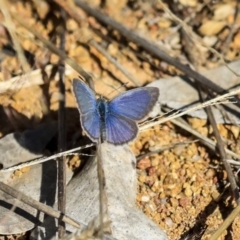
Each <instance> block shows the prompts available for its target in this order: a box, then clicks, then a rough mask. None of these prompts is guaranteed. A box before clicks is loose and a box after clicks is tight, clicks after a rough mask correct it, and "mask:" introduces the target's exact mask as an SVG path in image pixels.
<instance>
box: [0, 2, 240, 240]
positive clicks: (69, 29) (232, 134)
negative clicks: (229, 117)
mask: <svg viewBox="0 0 240 240" xmlns="http://www.w3.org/2000/svg"><path fill="white" fill-rule="evenodd" d="M56 2H57V1H56ZM7 4H8V11H9V13H10V15H11V16H14V15H18V16H19V17H21V18H22V19H23V20H24V21H26V22H27V23H28V24H29V25H30V26H31V27H32V28H33V29H35V30H37V31H38V32H39V33H40V34H41V35H42V36H43V37H44V38H46V39H47V40H48V41H50V42H52V43H54V44H55V45H56V46H58V45H59V31H60V28H61V24H62V22H61V19H60V9H61V8H60V7H59V6H58V5H57V4H56V3H53V2H51V3H50V2H48V1H8V2H7ZM68 4H69V5H71V4H73V3H72V1H68ZM88 4H91V6H94V7H98V8H100V9H101V11H102V12H104V13H106V14H107V15H109V16H110V17H112V18H113V19H115V20H116V21H118V22H120V23H121V24H122V25H124V26H126V27H128V28H130V29H133V30H134V31H135V32H136V33H137V34H139V35H140V36H143V37H145V38H146V39H147V40H149V41H150V42H153V43H155V44H157V45H158V46H159V48H161V49H164V51H165V52H167V53H168V54H169V55H170V56H173V57H175V58H176V59H178V60H179V61H181V62H182V63H186V64H189V65H194V66H197V69H198V70H200V69H211V68H214V67H217V66H219V65H220V64H221V61H220V59H219V57H218V56H217V55H215V54H214V53H212V52H211V51H210V50H209V49H206V46H208V47H213V48H214V49H216V50H217V51H218V52H219V53H220V54H222V55H223V57H224V58H225V59H226V60H228V61H233V60H237V59H239V52H240V32H239V24H240V16H239V15H236V14H235V13H236V11H237V5H238V2H237V1H236V0H226V1H217V2H216V3H215V2H214V1H196V0H179V1H176V2H175V1H168V5H167V7H168V8H169V9H171V11H172V12H173V13H174V14H175V15H176V16H178V17H179V18H180V19H182V21H183V22H184V23H186V24H187V25H188V27H189V28H190V29H191V31H192V32H194V34H196V35H197V37H198V38H199V39H201V41H199V42H195V41H196V40H194V41H193V43H194V42H195V43H196V45H199V46H202V47H198V49H197V54H195V53H196V52H195V51H192V52H191V55H189V52H188V51H187V50H186V49H187V48H186V47H187V46H186V45H188V44H189V42H188V41H186V38H185V37H183V33H182V32H181V28H182V26H181V24H180V23H177V22H176V21H175V19H173V18H172V17H171V16H170V15H169V14H168V13H166V12H165V11H164V8H163V6H162V4H161V2H160V1H134V0H129V1H111V0H107V1H104V4H102V3H101V2H100V1H88ZM75 10H76V11H77V12H78V16H79V18H81V23H78V22H77V21H75V20H74V19H72V18H71V17H67V19H66V22H65V23H64V24H65V25H66V44H65V47H66V53H67V55H68V56H69V57H70V58H72V59H74V61H76V62H77V63H78V64H79V65H80V66H81V67H82V68H83V69H84V70H85V71H86V72H87V73H89V74H90V75H91V76H92V78H93V79H94V84H95V89H96V92H97V93H99V94H102V95H104V96H107V97H108V98H111V97H113V96H114V95H116V94H117V93H118V91H120V90H121V91H122V90H124V89H127V88H132V87H136V85H134V83H133V82H132V81H130V80H129V78H128V77H127V76H126V75H125V74H123V72H122V71H120V70H119V68H117V67H116V66H115V65H114V64H113V63H110V62H109V60H108V59H107V58H106V56H104V55H103V54H102V53H100V52H99V51H98V50H97V49H96V47H94V44H93V41H94V42H96V43H97V44H99V45H100V46H101V47H102V48H103V49H105V51H106V52H107V53H108V54H109V55H110V56H111V57H112V58H114V59H115V60H116V61H117V62H118V63H119V64H121V66H122V67H123V68H124V69H125V70H126V71H127V72H128V73H129V74H130V75H132V76H134V78H135V79H137V80H138V82H139V83H140V84H141V85H145V84H147V83H150V82H152V81H154V80H155V79H157V78H159V77H169V76H174V75H179V74H180V73H181V72H180V71H179V70H178V69H176V68H175V67H173V66H171V65H169V64H167V63H165V62H163V61H160V60H159V59H156V58H153V57H151V56H150V55H149V54H148V53H146V52H145V51H142V49H141V48H139V47H138V46H137V45H136V44H134V43H132V42H128V41H127V40H126V39H125V38H123V37H122V36H121V35H120V34H119V33H118V32H117V31H113V30H111V29H109V28H108V26H104V25H102V24H101V23H100V22H97V21H96V20H95V19H94V18H93V17H91V16H88V15H86V13H85V12H84V11H83V10H81V9H80V8H78V7H75ZM0 20H1V25H0V48H1V52H0V60H1V72H0V81H1V82H4V81H8V80H9V79H11V78H12V77H14V76H21V75H22V74H23V70H22V63H21V62H20V61H19V60H18V58H17V57H16V56H17V53H16V49H15V46H14V42H13V41H12V39H11V37H10V35H9V31H8V28H7V25H5V21H6V19H5V17H4V14H3V12H0ZM12 21H13V26H11V27H12V31H14V33H15V34H16V35H17V36H18V41H19V43H20V45H21V46H22V48H23V49H24V51H25V56H26V59H27V60H28V61H29V65H30V67H31V69H32V70H34V69H38V68H42V72H43V74H39V78H42V79H43V82H44V84H43V85H33V86H30V87H28V88H22V89H21V90H19V91H17V92H14V91H11V92H5V93H4V94H2V95H1V96H0V104H1V105H0V112H1V119H0V136H1V137H3V136H5V135H6V134H7V133H10V132H15V131H21V130H25V129H28V128H30V127H33V126H36V125H38V124H40V123H42V122H44V121H53V120H56V119H57V110H58V107H59V93H58V81H56V79H57V78H56V72H55V73H53V74H51V75H46V74H44V67H45V66H46V65H47V64H53V65H57V64H58V61H59V57H58V56H57V55H55V54H52V53H51V52H50V51H49V50H48V49H46V48H45V47H44V45H43V43H42V42H41V41H39V40H38V39H37V38H35V37H34V35H33V34H32V33H31V32H29V31H28V30H26V29H25V28H24V27H23V26H21V25H20V24H18V23H17V22H16V21H15V20H14V18H12ZM231 29H232V30H233V36H232V38H231V39H230V40H229V41H230V42H229V43H226V41H227V37H228V35H229V34H230V31H231ZM188 33H189V32H187V34H188ZM190 37H191V36H190ZM202 43H204V44H205V46H203V45H202ZM191 46H192V45H191ZM190 49H191V47H190ZM194 54H195V55H194ZM191 59H195V60H196V62H191ZM73 77H78V73H77V72H75V71H72V73H70V74H68V75H67V76H66V109H67V110H66V118H67V141H68V142H69V143H75V142H76V139H78V137H79V135H80V134H81V130H80V126H79V115H78V112H77V110H76V104H75V100H74V97H73V95H72V92H71V80H72V78H73ZM126 82H127V83H128V84H126V85H124V86H123V84H125V83H126ZM116 89H117V91H116ZM113 90H115V91H113ZM109 93H111V95H109ZM179 94H181V93H179ZM187 120H188V122H189V124H190V125H191V126H192V127H193V128H194V129H196V130H197V131H199V132H200V133H201V134H203V135H204V136H208V137H210V138H212V139H214V140H215V138H214V137H213V135H212V128H211V126H210V125H209V123H208V122H207V121H205V120H201V119H197V118H190V117H189V118H187ZM218 128H219V131H220V134H221V136H222V138H223V139H224V141H225V143H226V145H227V146H228V147H229V148H230V149H231V150H233V151H234V152H236V153H238V154H240V141H239V133H240V127H239V126H234V125H223V124H220V125H218ZM188 140H192V136H191V135H190V134H188V133H186V132H184V131H183V130H181V129H179V128H177V127H175V126H174V125H172V124H171V123H170V122H167V123H165V124H164V125H161V126H158V127H155V128H153V129H149V130H148V131H145V132H143V133H141V134H140V136H139V138H138V139H137V140H136V141H135V142H134V143H132V144H131V147H132V149H133V151H134V153H135V154H136V156H140V155H142V154H146V153H148V152H149V151H155V150H159V149H161V148H162V147H164V146H166V145H170V146H171V145H174V144H176V143H179V142H185V141H188ZM78 144H83V142H82V141H81V142H79V141H78ZM68 147H73V145H71V144H70V145H69V146H68ZM70 166H72V167H73V168H75V167H78V166H79V162H78V161H77V160H76V158H75V157H74V158H73V159H72V160H71V161H70ZM137 169H138V181H139V185H138V197H137V206H138V207H139V208H140V209H141V210H142V211H143V212H144V213H146V215H147V216H149V217H150V218H151V219H152V220H153V221H155V222H156V223H157V224H159V226H160V227H161V228H162V229H164V230H165V231H166V233H167V235H168V237H169V239H173V240H174V239H181V237H189V239H194V237H196V236H198V237H199V236H200V235H201V234H202V235H203V236H202V238H201V239H209V238H210V236H211V235H212V233H213V232H214V231H215V230H217V229H218V227H219V226H220V224H221V223H222V222H223V221H224V219H225V218H226V217H227V216H228V214H229V213H230V212H231V210H232V209H233V208H234V207H235V206H236V203H235V201H234V200H233V199H232V195H231V192H230V191H229V189H228V188H227V187H226V185H227V174H226V171H225V170H224V168H223V165H222V163H221V162H220V161H219V155H218V153H217V152H211V151H210V150H208V149H207V148H206V147H204V146H203V145H201V144H200V143H199V142H193V143H190V144H185V145H179V146H176V147H174V148H170V149H169V150H164V151H163V152H160V153H153V154H149V155H148V156H145V157H143V158H141V159H140V160H139V161H138V164H137ZM30 171H31V169H30ZM233 172H234V174H235V175H236V179H237V180H238V177H239V173H238V169H237V167H233ZM16 174H17V173H16ZM21 174H24V173H21ZM18 175H19V174H18ZM19 177H20V176H19ZM239 233H240V225H239V217H237V218H236V219H235V220H234V222H233V224H232V225H231V227H230V228H229V229H228V230H227V231H225V232H224V234H223V235H222V236H221V238H220V239H228V238H229V237H232V239H240V234H239ZM2 239H24V238H23V237H22V236H21V235H20V236H9V238H6V237H2ZM186 239H187V238H186ZM196 239H198V238H196Z"/></svg>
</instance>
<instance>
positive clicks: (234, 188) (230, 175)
mask: <svg viewBox="0 0 240 240" xmlns="http://www.w3.org/2000/svg"><path fill="white" fill-rule="evenodd" d="M200 95H201V96H202V98H203V92H202V91H200ZM205 109H206V112H207V115H208V119H209V121H210V123H211V126H212V128H213V133H214V135H215V137H216V140H217V148H218V151H219V154H220V156H221V160H222V162H223V165H224V167H225V170H226V171H227V175H228V181H229V182H230V185H231V189H232V192H233V195H234V197H235V200H236V202H237V203H238V204H239V203H240V199H239V191H238V186H237V183H236V180H235V177H234V174H233V172H232V169H231V166H230V164H229V163H228V161H227V159H228V157H227V153H226V151H225V146H224V142H223V140H222V138H221V135H220V133H219V130H218V128H217V123H216V120H215V118H214V115H213V112H212V106H208V107H206V108H205Z"/></svg>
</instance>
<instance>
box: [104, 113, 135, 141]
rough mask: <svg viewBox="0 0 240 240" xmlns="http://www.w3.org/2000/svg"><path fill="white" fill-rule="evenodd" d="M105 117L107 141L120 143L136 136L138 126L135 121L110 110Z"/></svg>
mask: <svg viewBox="0 0 240 240" xmlns="http://www.w3.org/2000/svg"><path fill="white" fill-rule="evenodd" d="M105 119H106V122H105V126H106V138H107V139H106V140H107V142H109V143H112V144H115V145H120V144H124V143H127V142H130V141H132V140H133V139H135V138H136V136H137V134H138V126H137V124H136V122H135V121H133V120H131V119H129V118H126V117H124V116H121V115H117V114H116V115H115V114H111V113H110V112H109V114H107V116H106V118H105Z"/></svg>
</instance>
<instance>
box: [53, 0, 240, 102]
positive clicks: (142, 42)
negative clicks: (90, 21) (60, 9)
mask: <svg viewBox="0 0 240 240" xmlns="http://www.w3.org/2000/svg"><path fill="white" fill-rule="evenodd" d="M54 1H55V2H57V3H58V4H59V5H60V4H62V2H63V1H62V0H54ZM75 3H76V5H77V6H79V7H80V8H82V9H83V10H84V11H85V12H86V13H87V14H89V15H92V16H93V17H94V18H96V19H97V20H98V21H100V22H102V23H104V24H106V25H107V26H109V27H112V28H113V29H116V30H117V31H118V32H119V33H120V34H121V35H123V36H124V37H126V38H127V39H129V40H130V41H132V42H134V43H136V44H138V45H139V46H142V47H143V48H144V49H145V50H146V51H147V52H149V53H150V54H152V55H153V56H155V57H156V58H158V59H161V60H163V61H165V62H167V63H169V64H171V65H173V66H175V67H176V68H178V69H180V70H181V71H183V72H184V73H185V74H186V75H187V76H189V77H192V78H193V79H195V80H196V81H197V82H199V83H201V84H203V85H204V86H206V87H208V88H210V89H211V90H213V91H214V92H216V93H219V94H223V93H224V92H227V91H225V90H224V89H223V88H222V87H220V86H219V85H217V84H215V83H213V82H212V81H210V80H209V79H208V78H206V77H204V76H203V75H201V74H199V73H197V72H196V71H194V70H192V69H191V68H189V67H188V66H185V65H184V64H182V63H181V62H179V61H177V60H176V59H174V58H172V57H171V56H169V55H168V54H166V53H165V52H164V51H162V50H161V49H159V47H158V46H156V45H154V44H152V43H151V42H149V41H147V40H146V39H144V38H142V37H140V36H138V35H137V34H136V33H134V31H132V30H130V29H127V28H126V27H124V26H123V25H121V24H120V23H118V22H116V21H115V20H114V19H112V18H110V17H109V16H107V15H106V14H103V13H101V12H100V11H98V10H96V9H94V8H92V7H89V6H88V5H87V4H86V3H84V2H83V1H80V0H75ZM68 8H71V6H69V7H68ZM64 9H65V8H64ZM65 10H66V9H65ZM66 11H67V10H66ZM67 12H68V11H67ZM235 99H236V102H237V103H239V104H240V100H239V99H238V98H235Z"/></svg>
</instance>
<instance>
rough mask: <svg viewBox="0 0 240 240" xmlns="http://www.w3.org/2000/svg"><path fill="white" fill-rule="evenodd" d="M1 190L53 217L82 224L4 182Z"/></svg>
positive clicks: (74, 224)
mask: <svg viewBox="0 0 240 240" xmlns="http://www.w3.org/2000/svg"><path fill="white" fill-rule="evenodd" d="M0 190H2V191H3V192H5V193H7V194H9V195H11V196H12V197H14V198H16V199H18V200H19V201H21V202H24V203H26V204H27V205H29V206H31V207H33V208H35V209H37V210H39V211H41V212H44V213H45V214H47V215H49V216H51V217H54V218H57V219H59V218H60V217H62V221H64V222H65V223H68V224H71V225H72V226H74V227H76V228H81V225H80V224H79V223H78V222H77V221H75V220H74V219H72V218H70V217H68V216H66V215H63V214H62V213H61V212H59V211H56V210H54V209H53V208H52V207H49V206H47V205H45V204H43V203H40V202H38V201H36V200H34V199H33V198H31V197H29V196H27V195H25V194H23V193H21V192H19V191H17V190H15V189H14V188H12V187H10V186H8V185H6V184H5V183H3V182H0Z"/></svg>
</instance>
